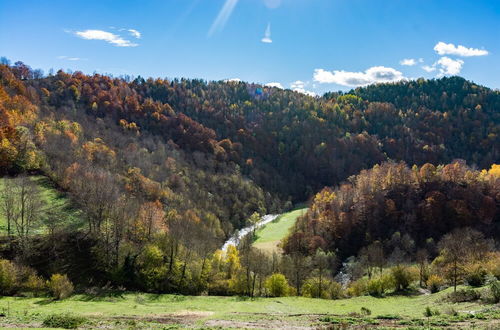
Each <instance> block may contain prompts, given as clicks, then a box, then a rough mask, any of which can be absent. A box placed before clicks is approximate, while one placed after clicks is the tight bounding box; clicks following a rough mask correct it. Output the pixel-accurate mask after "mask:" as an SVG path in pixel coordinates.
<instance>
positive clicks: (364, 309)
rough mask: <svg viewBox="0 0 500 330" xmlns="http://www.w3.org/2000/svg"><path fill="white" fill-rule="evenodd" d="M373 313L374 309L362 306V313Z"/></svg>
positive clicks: (365, 314)
mask: <svg viewBox="0 0 500 330" xmlns="http://www.w3.org/2000/svg"><path fill="white" fill-rule="evenodd" d="M371 314H372V311H371V310H370V309H369V308H366V307H361V315H364V316H368V315H371Z"/></svg>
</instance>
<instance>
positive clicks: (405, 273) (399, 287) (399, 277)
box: [391, 266, 416, 291]
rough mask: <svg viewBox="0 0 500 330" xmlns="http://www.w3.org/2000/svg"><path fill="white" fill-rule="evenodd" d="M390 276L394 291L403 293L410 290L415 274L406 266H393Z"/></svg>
mask: <svg viewBox="0 0 500 330" xmlns="http://www.w3.org/2000/svg"><path fill="white" fill-rule="evenodd" d="M391 275H392V279H393V281H394V289H395V291H405V290H408V289H409V288H410V285H411V283H412V282H413V281H414V280H415V279H416V277H415V273H414V272H413V271H412V270H411V269H410V268H409V267H406V266H395V267H392V268H391Z"/></svg>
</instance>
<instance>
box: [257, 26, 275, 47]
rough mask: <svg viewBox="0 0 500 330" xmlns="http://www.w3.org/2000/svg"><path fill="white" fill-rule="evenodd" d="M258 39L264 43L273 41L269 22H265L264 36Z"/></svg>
mask: <svg viewBox="0 0 500 330" xmlns="http://www.w3.org/2000/svg"><path fill="white" fill-rule="evenodd" d="M260 41H262V42H263V43H265V44H271V43H273V39H271V23H268V24H267V28H266V32H264V38H262V39H261V40H260Z"/></svg>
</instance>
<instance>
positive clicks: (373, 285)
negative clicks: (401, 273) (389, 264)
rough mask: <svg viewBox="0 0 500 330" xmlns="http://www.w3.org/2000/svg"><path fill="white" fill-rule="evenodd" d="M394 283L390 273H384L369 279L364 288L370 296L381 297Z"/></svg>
mask: <svg viewBox="0 0 500 330" xmlns="http://www.w3.org/2000/svg"><path fill="white" fill-rule="evenodd" d="M394 285H395V284H394V279H393V277H392V275H390V274H385V275H382V276H380V277H378V278H374V279H371V280H369V281H368V283H367V286H366V289H367V291H368V294H369V295H370V296H374V297H382V296H383V295H384V294H385V293H386V292H387V291H388V290H390V289H391V288H394Z"/></svg>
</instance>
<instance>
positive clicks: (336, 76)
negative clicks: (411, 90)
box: [314, 66, 406, 87]
mask: <svg viewBox="0 0 500 330" xmlns="http://www.w3.org/2000/svg"><path fill="white" fill-rule="evenodd" d="M403 79H406V78H405V77H404V76H403V74H402V73H401V72H400V71H398V70H396V69H393V68H388V67H385V66H374V67H371V68H369V69H367V70H365V71H364V72H349V71H344V70H341V71H337V70H335V71H326V70H323V69H316V70H314V81H317V82H319V83H322V84H338V85H342V86H350V87H356V86H366V85H370V84H373V83H378V82H393V81H399V80H403Z"/></svg>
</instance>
